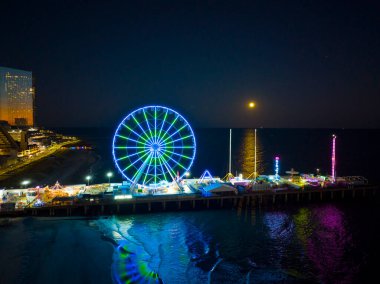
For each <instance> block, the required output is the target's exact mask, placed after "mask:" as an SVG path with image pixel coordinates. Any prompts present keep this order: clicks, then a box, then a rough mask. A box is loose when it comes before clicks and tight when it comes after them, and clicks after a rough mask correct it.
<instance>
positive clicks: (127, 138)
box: [116, 135, 145, 145]
mask: <svg viewBox="0 0 380 284" xmlns="http://www.w3.org/2000/svg"><path fill="white" fill-rule="evenodd" d="M116 136H117V137H120V138H122V139H125V140H129V141H133V142H136V143H139V144H143V145H145V143H143V142H141V141H137V140H135V139H132V138H129V137H125V136H122V135H116Z"/></svg>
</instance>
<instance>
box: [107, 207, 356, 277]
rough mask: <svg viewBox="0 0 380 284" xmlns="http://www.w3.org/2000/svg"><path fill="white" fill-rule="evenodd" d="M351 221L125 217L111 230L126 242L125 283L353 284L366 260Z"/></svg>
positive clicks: (255, 215) (120, 263)
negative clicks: (356, 240)
mask: <svg viewBox="0 0 380 284" xmlns="http://www.w3.org/2000/svg"><path fill="white" fill-rule="evenodd" d="M346 221H347V220H346V218H345V214H343V211H342V210H341V209H339V208H338V207H337V206H335V205H315V206H308V207H299V208H296V209H282V210H269V209H267V210H263V209H260V208H253V209H252V208H240V209H239V210H238V211H235V210H234V211H230V210H221V211H203V212H177V213H173V212H171V213H167V214H150V215H135V216H133V217H128V216H125V217H118V218H115V219H113V220H109V221H106V222H109V224H108V225H105V226H103V229H105V230H106V233H107V234H108V235H109V236H110V237H112V238H114V239H115V237H116V239H117V242H118V246H117V249H116V250H115V258H114V266H113V267H114V269H113V271H114V274H115V275H114V278H115V279H117V281H119V282H118V283H133V281H137V282H143V283H144V282H145V283H159V282H158V281H160V279H159V278H161V279H162V281H163V282H164V283H232V282H237V283H240V282H241V283H268V282H281V283H285V282H286V283H299V282H322V283H350V282H352V281H353V279H354V277H355V275H357V273H358V266H359V264H361V261H362V258H361V257H360V251H359V250H358V249H356V248H355V246H354V241H353V238H352V235H351V233H350V231H349V229H348V227H347V225H346ZM112 231H113V232H112ZM357 255H359V257H356V256H357ZM158 277H159V278H158ZM128 281H130V282H128Z"/></svg>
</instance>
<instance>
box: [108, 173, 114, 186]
mask: <svg viewBox="0 0 380 284" xmlns="http://www.w3.org/2000/svg"><path fill="white" fill-rule="evenodd" d="M112 176H113V173H112V172H108V173H107V177H108V183H109V184H111V177H112Z"/></svg>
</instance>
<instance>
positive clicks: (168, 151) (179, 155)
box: [164, 149, 192, 160]
mask: <svg viewBox="0 0 380 284" xmlns="http://www.w3.org/2000/svg"><path fill="white" fill-rule="evenodd" d="M164 151H165V152H166V153H170V154H174V155H176V156H178V157H181V158H186V159H189V160H191V159H192V158H191V157H189V156H186V155H181V154H178V153H176V152H173V151H170V150H165V149H164Z"/></svg>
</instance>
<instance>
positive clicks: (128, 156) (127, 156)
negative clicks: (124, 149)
mask: <svg viewBox="0 0 380 284" xmlns="http://www.w3.org/2000/svg"><path fill="white" fill-rule="evenodd" d="M146 151H147V150H142V151H138V152H136V153H133V154H131V155H126V156H123V157H121V158H119V159H117V161H119V160H124V159H126V158H130V157H133V156H136V155H139V154H141V153H144V152H146Z"/></svg>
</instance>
